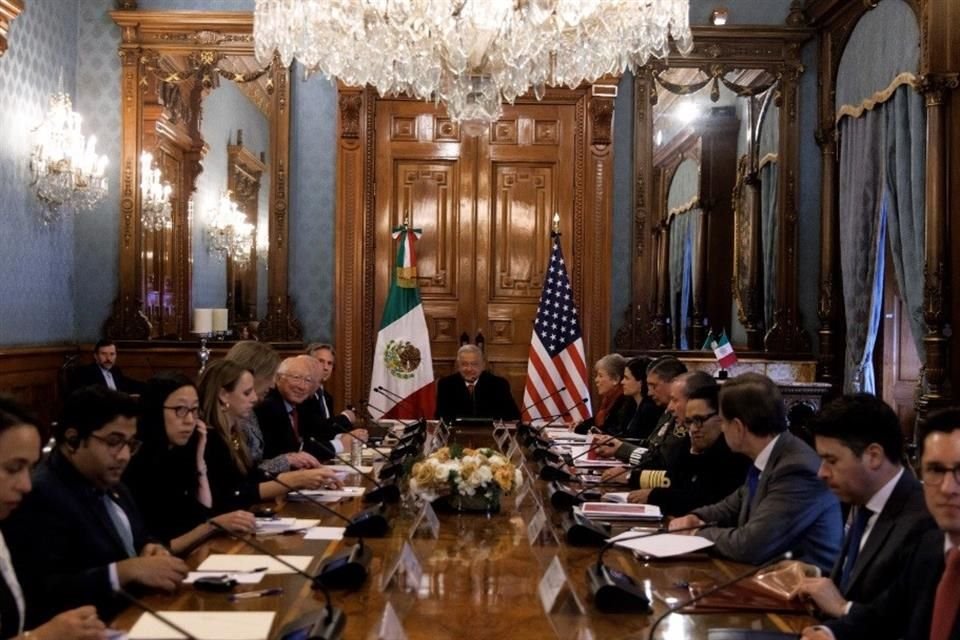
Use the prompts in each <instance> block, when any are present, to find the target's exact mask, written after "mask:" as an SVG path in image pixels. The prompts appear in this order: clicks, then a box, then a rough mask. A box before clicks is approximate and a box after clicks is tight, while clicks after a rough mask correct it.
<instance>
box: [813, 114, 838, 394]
mask: <svg viewBox="0 0 960 640" xmlns="http://www.w3.org/2000/svg"><path fill="white" fill-rule="evenodd" d="M831 112H832V110H831ZM831 120H832V118H831ZM836 135H837V130H836V128H835V127H833V126H830V127H828V128H823V129H820V130H819V131H817V134H816V140H817V144H818V145H820V153H821V155H822V158H823V178H822V181H821V187H820V300H819V302H818V304H817V317H818V318H819V320H820V330H819V331H818V334H819V342H820V355H819V357H818V358H817V379H818V380H820V381H821V382H829V383H832V384H834V385H840V384H842V382H843V377H842V375H838V374H839V372H838V366H840V363H841V360H842V355H843V354H842V352H841V353H836V352H835V349H836V346H837V340H836V338H837V336H836V333H837V331H836V329H835V327H836V326H837V324H838V322H839V318H838V314H837V311H838V310H839V309H840V305H839V300H838V296H839V287H835V286H834V278H835V276H836V265H837V264H838V263H839V252H838V251H837V248H838V244H837V243H838V233H837V231H838V226H837V225H838V218H837V177H838V174H837V139H836Z"/></svg>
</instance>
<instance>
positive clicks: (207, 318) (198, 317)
mask: <svg viewBox="0 0 960 640" xmlns="http://www.w3.org/2000/svg"><path fill="white" fill-rule="evenodd" d="M192 333H213V309H194V310H193V331H192Z"/></svg>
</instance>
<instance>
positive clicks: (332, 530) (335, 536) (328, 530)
mask: <svg viewBox="0 0 960 640" xmlns="http://www.w3.org/2000/svg"><path fill="white" fill-rule="evenodd" d="M346 530H347V529H346V527H310V528H309V529H307V533H306V534H305V535H304V536H303V539H304V540H343V533H344V532H345V531H346Z"/></svg>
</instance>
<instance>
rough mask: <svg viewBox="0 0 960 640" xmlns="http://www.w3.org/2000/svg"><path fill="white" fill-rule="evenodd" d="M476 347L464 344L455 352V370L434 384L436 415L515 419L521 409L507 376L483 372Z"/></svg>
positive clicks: (450, 417) (481, 357) (482, 361)
mask: <svg viewBox="0 0 960 640" xmlns="http://www.w3.org/2000/svg"><path fill="white" fill-rule="evenodd" d="M485 366H486V363H485V362H484V359H483V352H482V351H481V350H480V348H479V347H476V346H474V345H472V344H465V345H463V346H462V347H460V350H459V351H457V373H454V374H452V375H449V376H447V377H445V378H441V379H440V381H439V382H438V383H437V416H436V417H437V418H442V419H444V420H447V421H452V420H454V419H456V418H494V419H501V420H517V419H519V418H520V410H519V409H517V403H516V402H514V400H513V395H512V394H511V393H510V383H509V382H507V380H506V378H501V377H500V376H495V375H493V374H492V373H490V372H489V371H485V370H484V368H485Z"/></svg>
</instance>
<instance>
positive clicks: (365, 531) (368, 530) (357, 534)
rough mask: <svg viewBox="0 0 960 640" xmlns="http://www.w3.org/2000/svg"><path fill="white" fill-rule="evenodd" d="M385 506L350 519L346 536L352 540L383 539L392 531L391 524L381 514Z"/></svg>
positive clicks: (376, 507) (366, 510)
mask: <svg viewBox="0 0 960 640" xmlns="http://www.w3.org/2000/svg"><path fill="white" fill-rule="evenodd" d="M381 511H383V505H382V504H381V505H377V506H375V507H371V508H370V509H365V510H363V511H361V512H360V513H358V514H357V515H355V516H353V517H352V518H350V524H348V525H347V528H346V531H344V535H345V536H347V537H350V538H382V537H383V536H385V535H387V532H388V531H390V523H389V522H387V519H386V518H384V517H383V514H382V513H380V512H381Z"/></svg>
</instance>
